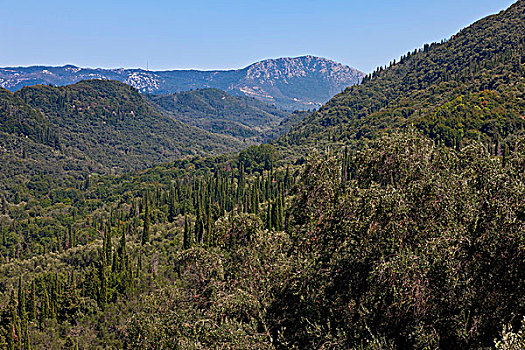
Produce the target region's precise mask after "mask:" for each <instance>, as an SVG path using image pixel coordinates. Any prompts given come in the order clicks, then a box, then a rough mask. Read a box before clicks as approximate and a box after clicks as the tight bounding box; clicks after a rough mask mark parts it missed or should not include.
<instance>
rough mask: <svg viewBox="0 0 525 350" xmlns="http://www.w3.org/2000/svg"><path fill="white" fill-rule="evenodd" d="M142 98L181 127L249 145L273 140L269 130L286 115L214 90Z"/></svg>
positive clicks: (264, 104)
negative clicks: (186, 126) (182, 124)
mask: <svg viewBox="0 0 525 350" xmlns="http://www.w3.org/2000/svg"><path fill="white" fill-rule="evenodd" d="M146 97H147V98H148V99H149V100H150V101H151V102H153V103H154V104H155V105H156V106H158V107H160V109H162V110H163V111H165V112H167V113H169V114H170V115H172V116H173V117H175V118H177V119H178V120H180V121H182V122H184V123H187V124H189V125H193V126H197V127H199V128H201V129H204V130H207V131H210V132H213V133H218V134H224V135H230V136H233V137H235V138H237V139H240V140H246V139H247V140H249V141H252V142H253V141H266V140H268V139H270V138H273V137H275V136H276V134H275V133H274V132H273V130H274V129H275V128H276V127H277V126H278V124H279V123H280V122H281V121H282V120H283V119H284V118H285V117H286V115H287V113H286V112H284V111H281V110H279V109H277V108H276V107H274V106H270V105H267V104H266V103H264V102H261V101H258V100H256V99H254V98H248V97H239V96H231V95H229V94H227V93H226V92H224V91H221V90H217V89H198V90H192V91H184V92H179V93H177V94H171V95H146Z"/></svg>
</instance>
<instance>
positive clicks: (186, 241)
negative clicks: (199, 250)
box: [182, 216, 191, 249]
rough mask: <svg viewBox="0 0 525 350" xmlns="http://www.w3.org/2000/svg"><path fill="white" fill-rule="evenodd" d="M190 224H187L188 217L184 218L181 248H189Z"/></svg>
mask: <svg viewBox="0 0 525 350" xmlns="http://www.w3.org/2000/svg"><path fill="white" fill-rule="evenodd" d="M190 245H191V244H190V224H189V223H188V217H187V216H184V236H183V240H182V248H183V249H189V248H190Z"/></svg>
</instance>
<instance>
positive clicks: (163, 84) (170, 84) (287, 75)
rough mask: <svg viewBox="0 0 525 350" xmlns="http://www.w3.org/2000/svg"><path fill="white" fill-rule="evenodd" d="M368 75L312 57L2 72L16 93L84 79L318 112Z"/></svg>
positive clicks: (0, 80) (0, 77)
mask: <svg viewBox="0 0 525 350" xmlns="http://www.w3.org/2000/svg"><path fill="white" fill-rule="evenodd" d="M363 76H364V73H362V72H360V71H358V70H357V69H355V68H351V67H349V66H346V65H343V64H340V63H337V62H335V61H332V60H329V59H326V58H320V57H315V56H311V55H307V56H299V57H286V58H277V59H267V60H263V61H259V62H255V63H253V64H251V65H249V66H247V67H245V68H241V69H234V70H207V71H201V70H163V71H149V70H144V69H125V68H115V69H104V68H81V67H77V66H74V65H65V66H60V67H53V66H40V65H39V66H30V67H4V68H0V87H3V88H6V89H8V90H11V91H16V90H18V89H20V88H22V87H24V86H29V85H35V84H44V85H46V84H52V85H70V84H74V83H76V82H78V81H81V80H89V79H106V80H108V79H111V80H118V81H121V82H124V83H126V84H129V85H131V86H133V87H134V88H136V89H138V90H139V91H140V92H142V93H155V94H170V93H177V92H182V91H187V90H192V89H198V88H217V89H221V90H224V91H226V92H228V93H230V94H234V95H244V96H248V97H254V98H257V99H259V100H262V101H264V102H267V103H270V104H275V105H276V106H278V107H280V108H284V109H288V110H295V109H314V108H318V107H320V106H321V105H322V104H323V103H325V102H326V101H328V100H329V99H330V98H331V97H332V96H333V95H334V94H336V93H338V92H340V91H342V90H343V89H344V88H346V87H347V86H350V85H354V84H357V83H359V82H360V81H361V79H362V78H363Z"/></svg>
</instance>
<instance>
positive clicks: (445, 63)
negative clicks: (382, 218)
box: [282, 0, 525, 147]
mask: <svg viewBox="0 0 525 350" xmlns="http://www.w3.org/2000/svg"><path fill="white" fill-rule="evenodd" d="M524 84H525V1H522V0H520V1H518V2H516V3H515V4H514V5H512V6H511V7H510V8H509V9H507V10H506V11H503V12H501V13H499V14H497V15H493V16H489V17H487V18H484V19H482V20H480V21H478V22H476V23H474V24H472V25H471V26H469V27H468V28H465V29H463V30H462V31H461V32H459V33H458V34H457V35H454V36H453V37H451V38H450V40H448V41H445V42H443V43H440V44H438V43H436V44H432V45H425V46H424V48H422V49H418V50H416V51H414V52H409V53H408V54H406V55H404V56H403V57H401V59H400V60H399V61H397V62H392V63H391V64H390V65H389V66H388V67H380V68H379V69H377V70H376V71H375V72H374V73H372V74H371V75H369V76H367V77H365V78H364V80H363V83H362V84H360V85H358V86H353V87H350V88H348V89H346V90H345V91H344V92H342V93H340V94H338V95H336V96H335V97H334V98H333V99H331V100H330V101H329V102H328V103H327V104H326V105H324V106H323V107H322V108H321V109H320V110H319V111H318V112H316V113H313V114H311V115H310V116H309V117H307V118H306V119H305V120H304V121H303V123H302V124H301V125H300V126H299V127H297V128H295V129H294V130H293V131H292V132H290V133H289V134H288V135H286V136H285V137H283V139H282V141H283V144H284V145H294V146H295V147H298V146H301V147H304V146H305V145H309V146H315V145H326V144H332V145H333V144H343V143H347V142H354V141H355V140H361V141H366V140H367V139H372V138H375V137H377V136H378V135H380V134H382V133H384V132H391V131H393V130H396V129H399V128H404V127H406V126H408V125H414V126H415V127H417V128H418V129H419V130H420V131H422V132H423V133H424V134H426V135H428V136H430V137H432V138H434V139H438V140H443V141H444V142H445V143H446V144H447V145H449V146H450V145H456V144H458V145H459V144H463V143H464V142H465V141H466V140H467V139H480V140H482V141H484V142H486V143H487V144H492V145H495V144H497V143H500V142H501V141H505V140H506V141H508V140H509V139H510V138H511V137H512V136H511V135H514V134H516V133H517V132H520V131H521V130H522V129H523V125H524V119H523V116H524V114H525V113H524V110H525V100H524V94H525V85H524Z"/></svg>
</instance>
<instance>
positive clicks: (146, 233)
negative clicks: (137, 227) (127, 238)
mask: <svg viewBox="0 0 525 350" xmlns="http://www.w3.org/2000/svg"><path fill="white" fill-rule="evenodd" d="M144 205H145V206H144V227H143V229H142V245H144V244H146V243H148V242H149V226H150V217H149V206H148V200H147V198H146V200H145V204H144Z"/></svg>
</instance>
